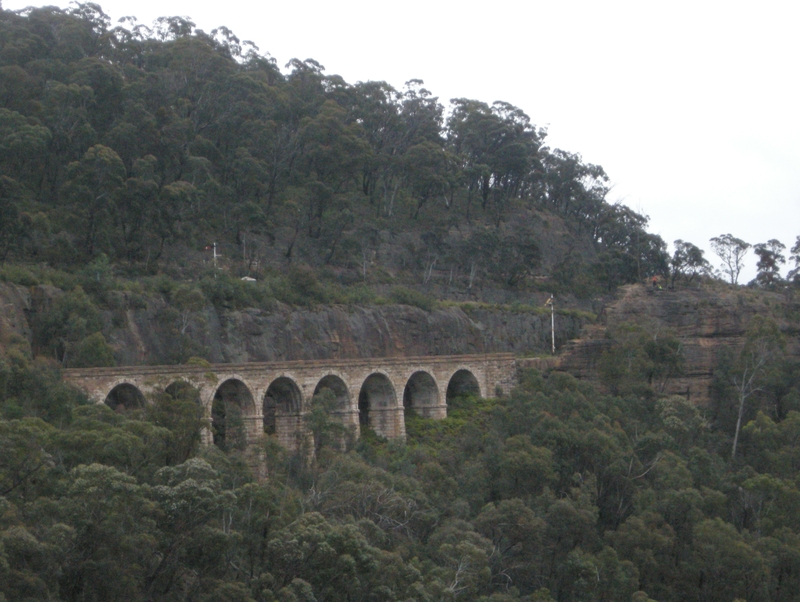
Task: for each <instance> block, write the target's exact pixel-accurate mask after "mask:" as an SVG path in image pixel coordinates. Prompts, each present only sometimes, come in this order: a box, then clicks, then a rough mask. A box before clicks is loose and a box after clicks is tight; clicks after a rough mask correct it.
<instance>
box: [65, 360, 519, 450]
mask: <svg viewBox="0 0 800 602" xmlns="http://www.w3.org/2000/svg"><path fill="white" fill-rule="evenodd" d="M516 374H517V363H516V360H515V358H514V356H513V355H512V354H510V353H496V354H490V355H453V356H427V357H396V358H371V359H347V360H313V361H286V362H258V363H246V364H206V365H199V364H184V365H175V366H127V367H119V368H84V369H69V370H65V371H64V379H65V380H66V381H68V382H71V383H72V384H74V385H76V386H78V387H79V388H81V389H83V390H84V391H86V393H87V394H88V395H89V396H90V398H91V399H93V400H94V401H95V402H97V403H106V404H108V405H109V406H111V407H112V408H114V409H125V408H127V409H132V408H136V407H143V406H144V404H146V403H148V402H149V401H151V400H152V399H153V397H154V396H155V395H158V394H163V393H169V394H172V395H177V394H179V393H180V392H181V391H184V392H186V391H190V394H191V395H192V396H194V397H195V400H196V401H197V402H198V403H199V404H200V406H201V407H202V411H203V414H204V416H205V417H206V418H207V419H208V420H209V423H210V424H211V426H212V427H213V428H212V429H211V430H210V431H208V430H207V431H204V433H203V442H204V443H206V444H212V443H216V444H218V445H221V446H222V447H225V446H226V437H228V438H229V439H230V438H232V437H233V436H234V431H233V429H234V428H236V429H238V430H237V431H236V436H237V437H240V438H243V439H244V440H243V441H241V443H243V444H245V445H247V446H249V444H251V443H255V442H256V441H257V440H258V439H259V438H260V437H261V436H262V435H263V434H264V433H267V434H275V435H276V436H277V437H278V440H279V441H280V443H281V444H282V445H283V446H284V447H286V448H287V449H290V450H296V449H298V445H299V444H300V442H301V441H302V440H303V438H304V437H307V434H308V433H307V429H306V428H305V423H304V420H303V416H304V415H305V414H306V413H307V412H308V411H309V409H310V402H311V398H312V397H313V396H314V395H316V394H318V393H321V392H323V391H324V390H326V389H327V390H328V391H329V393H328V394H329V395H330V394H332V395H333V396H335V399H336V404H335V407H336V409H335V410H334V411H333V414H334V415H335V418H336V419H338V420H340V421H341V422H342V423H343V424H344V425H345V426H346V427H348V428H350V429H351V430H352V431H353V432H354V434H355V436H356V437H358V436H359V434H360V429H361V427H362V426H369V427H370V428H372V429H373V430H374V431H375V432H376V433H377V434H379V435H381V436H384V437H387V438H389V439H404V438H405V419H404V416H405V410H406V409H409V410H412V411H415V412H417V413H418V414H420V415H422V416H424V417H427V418H444V417H445V416H447V402H448V400H450V399H452V398H453V397H454V396H457V395H460V394H464V393H473V394H477V395H481V396H483V397H491V396H495V395H497V394H503V393H508V392H509V391H510V390H511V388H512V387H513V386H514V385H515V384H516Z"/></svg>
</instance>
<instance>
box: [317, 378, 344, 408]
mask: <svg viewBox="0 0 800 602" xmlns="http://www.w3.org/2000/svg"><path fill="white" fill-rule="evenodd" d="M325 389H328V390H330V391H331V393H333V395H334V397H335V398H336V409H337V410H347V409H348V408H349V407H350V391H348V390H347V385H346V384H345V383H344V381H343V380H342V379H341V378H339V377H338V376H336V375H335V374H328V376H325V377H323V378H322V379H321V380H320V381H319V382H318V383H317V386H316V387H315V388H314V395H319V394H320V393H322V391H323V390H325Z"/></svg>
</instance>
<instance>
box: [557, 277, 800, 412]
mask: <svg viewBox="0 0 800 602" xmlns="http://www.w3.org/2000/svg"><path fill="white" fill-rule="evenodd" d="M756 314H762V315H768V316H771V317H773V318H774V319H775V320H776V321H777V322H778V324H779V326H780V328H781V330H782V332H783V333H784V334H785V335H786V339H787V343H788V349H787V350H788V352H789V353H790V354H793V355H795V356H797V357H800V299H797V298H793V297H791V296H788V295H785V294H783V293H771V292H764V291H754V290H749V289H743V288H737V289H734V288H730V287H727V286H723V285H713V286H709V287H708V288H700V289H698V288H693V289H689V288H682V289H677V290H672V291H667V290H663V291H655V290H652V289H650V288H649V287H645V286H642V285H630V286H625V287H623V288H622V289H620V291H619V294H618V296H617V298H616V300H615V301H613V302H612V303H610V304H609V305H608V306H606V308H605V310H604V311H603V313H602V314H601V321H600V323H599V324H591V325H587V326H586V327H585V328H584V329H583V331H582V333H581V336H580V337H579V338H578V339H576V340H574V341H571V342H570V343H569V344H568V346H567V349H566V350H565V352H564V354H563V355H562V357H561V358H560V362H559V369H561V370H565V371H567V372H570V373H572V374H574V375H575V376H578V377H579V378H585V379H590V380H594V379H596V378H597V361H598V360H599V358H600V356H601V355H602V354H603V352H604V351H605V350H606V349H607V348H608V345H609V340H608V339H607V338H606V332H607V330H608V329H609V328H613V327H614V326H616V325H618V324H620V323H623V322H630V323H639V324H644V325H646V326H647V328H648V329H653V332H654V333H655V332H657V330H658V329H669V330H670V331H671V333H672V334H673V335H675V336H677V337H678V338H679V339H680V340H681V342H682V346H683V352H684V357H685V372H684V374H683V375H682V376H681V377H680V378H676V379H673V380H672V381H671V382H669V383H668V384H667V391H666V392H667V393H675V394H681V395H686V396H688V397H689V398H690V399H692V400H693V401H695V402H697V403H699V404H703V403H705V402H706V401H708V397H709V385H710V384H711V381H712V379H713V376H714V367H715V364H716V359H717V356H718V354H719V352H720V350H721V349H722V348H723V347H731V348H733V349H739V348H740V347H741V345H742V344H743V342H744V336H745V331H746V329H747V324H748V323H749V321H750V320H751V319H752V317H753V316H755V315H756Z"/></svg>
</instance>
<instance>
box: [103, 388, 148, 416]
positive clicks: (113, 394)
mask: <svg viewBox="0 0 800 602" xmlns="http://www.w3.org/2000/svg"><path fill="white" fill-rule="evenodd" d="M145 403H146V401H145V399H144V395H142V392H141V391H140V390H139V389H137V388H136V387H135V386H134V385H132V384H130V383H122V384H119V385H117V386H116V387H114V388H113V389H111V391H109V393H108V395H106V399H105V404H106V405H107V406H108V407H110V408H111V409H112V410H114V411H115V412H129V411H131V410H139V409H142V408H143V407H144V406H145Z"/></svg>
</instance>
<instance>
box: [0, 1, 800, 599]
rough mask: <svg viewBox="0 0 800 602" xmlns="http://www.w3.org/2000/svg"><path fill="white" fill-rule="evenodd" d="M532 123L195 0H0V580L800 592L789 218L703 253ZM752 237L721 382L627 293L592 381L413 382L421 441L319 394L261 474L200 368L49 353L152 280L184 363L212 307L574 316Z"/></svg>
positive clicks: (672, 277)
mask: <svg viewBox="0 0 800 602" xmlns="http://www.w3.org/2000/svg"><path fill="white" fill-rule="evenodd" d="M546 137H547V132H546V131H545V130H544V129H542V128H539V127H536V126H535V125H534V124H533V123H531V121H530V119H529V117H528V116H527V115H526V114H525V113H524V112H523V111H522V110H521V109H519V108H517V107H515V106H513V105H511V104H509V103H506V102H495V103H493V104H491V105H489V104H487V103H484V102H480V101H476V100H470V99H464V98H461V99H453V100H451V101H450V102H449V104H448V105H445V104H443V103H441V102H440V100H439V99H438V98H437V97H435V96H434V95H433V94H432V93H431V92H430V91H428V90H426V89H425V88H424V86H423V83H422V82H420V81H410V82H408V83H407V84H406V86H405V87H404V88H403V89H402V90H397V89H394V88H393V87H392V86H389V85H388V84H386V83H384V82H359V83H356V84H350V83H347V82H345V81H344V80H343V79H342V78H340V77H338V76H335V75H328V74H326V73H325V70H324V68H323V67H322V65H320V64H319V63H318V62H316V61H314V60H310V59H309V60H305V61H301V60H292V61H291V62H290V63H289V64H288V65H287V66H286V68H285V69H281V68H280V67H279V66H278V65H277V64H276V63H275V61H274V60H273V59H271V58H270V57H269V55H267V54H263V53H261V52H260V51H259V49H258V48H256V47H255V46H253V45H252V44H250V43H247V42H242V41H240V40H239V39H238V38H237V37H236V36H235V35H234V33H233V32H231V31H230V30H228V29H226V28H224V27H220V28H219V29H216V30H214V31H212V32H210V33H206V32H203V31H200V30H197V29H196V28H195V26H194V24H193V23H191V21H189V20H187V19H186V18H179V17H169V18H163V19H160V20H158V21H157V22H156V23H154V24H153V26H152V27H146V26H144V25H142V24H139V23H137V22H136V21H135V20H134V19H132V18H127V19H126V20H124V21H123V22H122V23H121V24H117V25H112V24H111V22H110V20H109V19H108V17H107V16H106V15H105V14H104V13H103V12H102V9H101V8H100V7H99V6H97V5H95V4H91V3H86V4H82V3H75V4H73V6H72V8H70V9H68V10H61V9H57V8H53V7H45V8H31V9H26V10H24V11H18V12H11V11H3V10H2V9H0V287H6V286H8V287H17V288H15V289H14V290H25V291H30V290H35V291H36V294H37V295H39V296H40V298H38V301H37V302H36V303H34V304H32V305H31V307H30V308H28V309H27V310H26V312H27V313H26V319H27V321H28V323H29V324H30V331H29V332H28V333H27V334H26V335H25V336H23V335H22V334H20V333H21V332H22V331H21V330H19V331H18V330H13V329H10V330H9V329H7V326H8V324H9V322H8V321H7V320H5V317H4V316H5V315H6V313H5V312H6V311H7V308H6V307H5V306H4V307H0V318H2V319H0V326H2V329H0V413H1V414H2V415H1V416H0V602H1V601H2V600H9V601H16V600H54V601H55V600H64V601H101V600H102V601H113V600H120V601H121V600H126V601H128V600H142V601H145V600H148V601H149V600H153V601H155V600H159V601H162V600H163V601H172V600H175V601H178V600H185V601H198V602H200V601H202V602H212V601H213V602H217V601H219V602H222V601H229V602H238V601H241V602H246V601H258V602H261V601H272V600H276V601H282V602H293V601H298V602H300V601H302V602H312V601H319V602H322V601H331V602H332V601H339V600H341V601H353V602H355V601H362V600H363V601H367V600H371V601H376V602H377V601H380V602H383V601H391V600H398V601H400V600H403V601H411V600H420V601H424V600H429V601H431V602H433V601H443V600H451V601H452V600H476V601H486V602H489V601H492V602H504V601H511V600H522V601H527V602H534V601H537V602H548V601H558V602H571V601H575V602H577V601H581V602H583V601H591V600H597V601H612V600H613V601H616V600H632V601H635V602H647V601H648V600H659V601H663V602H666V601H698V602H699V601H704V602H705V601H711V602H716V601H719V602H733V601H735V600H748V601H762V600H763V601H767V600H771V601H781V602H782V601H789V600H796V599H798V594H797V592H798V591H800V490H799V489H798V479H797V474H798V468H799V467H800V451H799V450H798V441H800V364H799V363H798V359H797V356H796V355H793V353H794V351H793V349H794V347H793V341H791V340H789V339H788V337H789V336H793V337H795V338H796V336H797V327H796V325H797V324H798V323H800V316H798V315H797V304H796V303H794V302H793V301H792V299H793V295H795V294H796V291H797V286H798V284H800V237H798V241H797V242H796V243H795V244H794V246H793V247H791V249H790V250H789V253H788V254H786V253H785V252H786V247H785V246H784V245H783V244H782V243H781V242H779V241H776V240H771V241H768V242H765V243H759V244H756V245H753V246H751V245H750V244H749V243H747V242H745V241H742V240H740V239H738V238H736V237H734V236H732V235H730V234H727V235H721V236H719V237H717V238H715V239H712V248H713V249H714V252H715V253H716V254H717V255H718V257H719V258H720V260H721V261H722V271H721V273H716V274H715V273H714V271H713V270H712V268H711V265H710V264H709V262H708V260H707V259H706V258H705V257H704V255H703V252H702V251H701V250H700V249H699V248H698V247H697V246H695V245H694V244H692V243H690V242H685V241H680V240H679V241H675V247H674V253H673V254H672V255H669V254H668V253H667V245H666V244H665V242H664V241H663V240H661V238H660V237H658V236H656V235H653V234H651V233H649V232H648V231H647V223H648V220H647V217H646V216H643V215H640V214H638V213H636V212H634V211H632V210H631V209H629V208H628V207H625V206H624V205H620V204H612V203H609V202H608V200H607V196H608V194H609V185H608V177H607V176H606V174H605V172H604V171H603V169H602V168H601V167H599V166H596V165H591V164H587V163H585V162H584V161H583V160H582V159H581V157H580V156H579V155H577V154H574V153H570V152H566V151H563V150H559V149H551V148H549V147H548V146H547V144H546ZM751 250H752V251H754V252H755V253H756V255H757V256H758V261H759V263H758V276H757V278H756V279H755V280H754V281H753V282H752V283H751V285H752V289H753V290H752V291H748V292H749V293H752V294H753V295H764V297H763V298H764V299H765V301H764V302H763V304H762V305H763V308H764V311H763V312H761V314H762V315H759V316H757V317H756V318H754V319H752V320H751V321H750V323H749V324H747V325H746V328H744V329H743V336H742V337H741V339H742V340H741V341H740V343H741V344H740V345H738V346H737V347H735V348H734V347H732V348H730V349H723V350H722V351H721V353H720V356H719V358H718V360H717V363H716V366H715V370H714V382H713V385H712V388H711V392H710V402H709V404H708V406H707V407H699V406H697V405H696V404H695V403H693V402H692V401H690V400H689V399H687V398H686V397H683V396H676V395H667V394H665V393H664V391H665V390H666V388H665V385H666V383H667V382H668V381H669V380H670V379H674V378H676V377H678V376H680V375H682V374H683V373H684V372H685V371H686V370H687V366H686V365H685V358H684V356H683V355H682V341H681V340H680V339H679V338H677V337H676V336H674V334H673V333H671V332H669V331H668V330H666V329H653V328H651V326H649V325H648V324H647V323H644V322H643V323H642V324H634V323H630V324H628V323H624V324H619V325H617V326H616V327H615V328H613V329H609V331H608V334H607V340H606V341H605V343H606V346H605V351H604V352H603V354H602V356H601V358H600V360H599V364H598V367H597V372H598V374H597V379H596V381H595V382H594V383H593V384H592V383H589V382H584V381H579V380H577V379H575V378H574V377H573V376H570V375H569V374H565V373H561V372H556V371H554V372H550V373H546V374H541V373H539V372H536V371H526V372H524V373H522V374H521V376H520V386H519V387H518V388H517V389H515V390H514V391H513V392H511V393H510V394H509V395H508V396H504V397H501V398H497V399H480V398H475V397H470V396H464V397H460V398H457V399H456V400H455V401H454V402H453V403H452V404H450V406H449V407H448V417H447V418H446V419H444V420H438V421H434V420H429V419H424V418H421V417H419V416H416V415H414V413H413V411H411V410H409V411H407V415H406V428H407V440H406V441H387V440H384V439H382V438H380V437H378V436H377V435H375V433H373V432H371V431H370V429H368V428H366V427H365V428H363V431H362V433H361V437H360V438H359V439H358V440H356V439H355V438H354V437H353V436H352V433H350V432H348V431H347V430H345V429H344V428H343V427H342V426H341V424H340V423H339V422H337V421H336V420H334V419H333V418H331V412H330V409H331V403H332V401H331V396H330V395H329V393H327V392H326V391H325V390H323V392H322V393H321V394H320V395H317V396H315V397H314V398H313V399H312V400H311V401H310V403H309V407H308V408H307V410H308V412H307V414H305V416H304V421H305V425H306V427H307V433H308V437H307V438H306V440H304V442H303V445H302V446H301V449H300V451H299V452H297V453H290V452H288V451H287V450H285V449H283V448H281V447H280V446H279V445H278V444H277V442H276V439H275V438H274V437H273V436H269V435H265V436H264V438H263V440H262V441H261V443H260V444H259V450H258V451H259V453H260V457H262V458H263V461H264V462H265V463H266V472H267V474H268V475H269V476H268V478H267V479H266V480H263V479H259V478H256V476H257V475H256V474H254V471H253V470H252V467H253V463H252V450H245V449H242V448H241V446H240V445H237V443H236V438H235V437H230V445H229V446H228V448H227V449H225V450H222V449H220V448H219V447H218V446H214V445H209V446H206V445H201V444H200V441H201V432H203V430H204V429H208V428H209V427H210V426H211V425H210V424H209V422H208V419H207V418H206V417H204V416H203V412H202V411H201V409H200V408H199V407H198V405H197V403H196V399H197V391H196V390H194V389H192V388H191V387H190V386H188V385H187V386H186V387H177V388H176V389H175V390H172V391H171V392H170V393H164V394H163V395H158V396H156V397H155V398H153V399H150V400H148V401H149V403H148V404H147V406H146V407H144V408H139V409H128V410H126V409H124V408H118V411H114V410H112V409H111V408H110V407H108V406H107V405H104V404H103V405H94V404H91V403H89V400H88V399H87V398H86V397H85V396H84V395H83V394H82V393H80V392H78V391H76V390H74V389H72V388H71V387H69V386H68V385H66V384H65V383H64V382H63V381H62V380H61V376H60V370H61V369H62V368H64V367H75V366H108V365H113V364H114V363H116V362H117V359H118V358H117V357H116V356H115V349H114V348H112V346H111V345H110V344H109V343H108V341H107V340H106V335H107V334H108V332H109V329H110V328H113V327H115V326H119V324H117V323H116V322H120V323H122V322H124V321H125V319H126V318H125V315H126V313H125V312H126V311H132V310H133V309H136V308H143V307H144V308H146V307H148V306H149V305H158V307H159V310H158V312H154V315H155V316H156V317H157V320H160V321H162V322H163V323H164V324H167V325H168V331H169V333H171V335H172V337H173V338H174V340H175V341H176V342H177V343H179V344H177V345H176V351H175V354H174V356H171V357H173V358H174V360H175V361H195V362H201V361H203V360H202V359H201V358H203V357H204V354H205V352H206V350H204V349H203V348H202V347H200V346H198V345H197V344H196V343H195V342H194V341H193V339H192V337H191V336H190V335H191V334H192V330H193V328H195V327H196V326H197V324H198V323H199V322H200V321H201V320H203V319H204V317H203V316H204V315H206V314H207V312H206V313H204V308H206V307H209V306H213V307H214V308H219V310H220V311H230V310H235V309H243V308H262V309H264V310H265V311H268V310H271V309H272V308H274V307H276V306H277V305H278V304H280V305H284V306H293V307H314V306H321V305H329V304H339V305H344V306H354V305H370V306H381V305H383V304H402V305H412V306H416V308H419V309H421V310H424V311H427V312H430V311H431V310H433V309H434V308H435V307H437V306H438V305H439V304H443V303H473V304H475V303H482V304H485V305H486V306H487V307H492V306H493V305H492V304H495V305H496V306H500V305H503V306H504V307H508V306H510V305H511V304H513V306H512V307H514V308H516V310H518V311H529V312H536V311H545V312H549V309H545V308H543V307H531V306H528V305H525V304H528V303H531V299H532V298H534V297H535V295H536V294H537V293H538V294H539V295H540V296H547V295H549V294H552V293H555V294H556V295H557V296H558V299H559V311H564V309H563V305H561V304H562V303H564V304H569V303H572V304H573V310H574V311H576V312H577V311H578V309H581V311H582V312H583V313H580V314H577V313H576V316H577V317H576V320H578V319H579V320H584V321H586V322H589V321H591V320H594V319H598V320H599V319H600V317H599V316H596V315H595V314H593V313H591V312H590V311H588V310H592V311H597V309H598V308H597V307H595V305H593V300H594V299H595V298H596V297H599V296H602V295H609V294H613V292H614V291H615V290H616V289H617V288H618V287H619V286H621V285H625V284H630V283H641V282H642V281H645V280H646V281H647V283H648V288H649V287H650V286H651V285H650V282H651V281H652V279H653V278H654V277H655V278H656V280H655V281H654V282H655V283H656V285H657V286H659V287H661V286H663V287H672V288H674V287H678V288H680V287H688V286H692V287H696V286H699V285H701V284H702V285H703V286H707V287H719V288H720V289H722V288H725V289H727V288H728V287H734V286H737V285H738V278H739V275H740V272H741V269H742V258H743V257H744V255H745V254H746V253H749V252H750V251H751ZM786 255H788V258H787V256H786ZM787 259H788V262H789V267H790V268H791V269H790V270H789V273H788V276H787V277H786V278H784V277H782V275H781V270H782V269H783V267H784V266H786V263H787ZM242 278H249V279H248V280H243V279H242ZM722 280H725V281H727V283H725V282H722ZM3 290H5V289H3ZM9 290H10V289H9ZM654 290H655V289H654ZM31 294H33V293H31ZM653 294H656V293H655V292H653ZM159 304H160V305H159ZM6 305H9V306H10V305H12V304H11V303H8V304H6ZM537 305H539V306H541V303H537ZM8 311H10V310H8ZM20 311H21V310H20ZM109 316H110V317H109ZM787 324H788V325H794V326H792V327H791V328H787V326H786V325H787ZM154 328H155V325H154ZM165 328H166V327H165ZM9 331H11V334H9ZM787 333H788V334H787ZM194 356H199V358H198V357H194ZM190 358H192V359H190ZM147 361H148V358H144V359H143V362H144V363H146V362H147ZM232 432H233V431H232Z"/></svg>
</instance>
